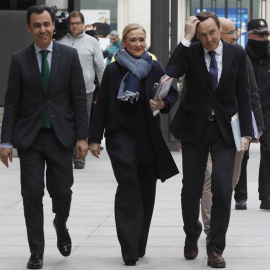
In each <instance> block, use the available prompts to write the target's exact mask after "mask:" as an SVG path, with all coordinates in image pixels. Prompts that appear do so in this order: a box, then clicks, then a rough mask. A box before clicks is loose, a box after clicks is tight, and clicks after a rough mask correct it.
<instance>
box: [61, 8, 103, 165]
mask: <svg viewBox="0 0 270 270" xmlns="http://www.w3.org/2000/svg"><path fill="white" fill-rule="evenodd" d="M68 24H69V32H68V33H67V35H66V36H64V37H63V38H62V39H60V40H59V41H58V42H59V43H61V44H65V45H68V46H71V47H74V48H76V49H77V51H78V54H79V58H80V62H81V66H82V69H83V77H84V81H85V87H86V93H87V112H88V120H89V119H90V112H91V105H92V101H93V92H94V90H95V83H94V81H95V75H97V78H98V83H99V84H100V83H101V79H102V75H103V72H104V69H105V64H104V59H103V55H102V51H101V48H100V45H99V43H98V41H97V40H96V39H95V38H93V37H91V36H89V35H87V34H85V31H84V16H83V14H82V13H81V12H79V11H72V12H71V13H70V14H69V17H68ZM73 162H74V169H84V166H85V159H78V158H77V157H76V155H74V157H73Z"/></svg>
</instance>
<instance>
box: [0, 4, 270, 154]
mask: <svg viewBox="0 0 270 270" xmlns="http://www.w3.org/2000/svg"><path fill="white" fill-rule="evenodd" d="M39 4H46V5H48V6H56V7H57V9H58V12H57V15H59V14H60V13H61V12H64V14H65V15H66V16H67V15H68V13H69V12H70V11H72V10H81V11H82V12H83V13H84V14H85V17H86V24H92V25H93V27H96V28H97V29H98V30H100V36H102V37H103V38H105V39H106V37H107V36H108V34H109V32H110V31H112V30H118V32H119V33H120V37H121V32H122V30H123V28H124V27H125V26H126V25H127V24H128V23H139V24H141V25H143V26H144V27H145V29H146V33H147V36H146V42H147V45H148V46H150V45H151V49H152V52H153V53H154V54H155V55H156V56H157V58H158V60H159V61H160V63H161V64H162V65H163V66H165V65H166V63H167V61H168V59H169V55H170V52H171V51H172V50H173V49H174V48H175V46H176V45H177V44H178V43H179V42H180V40H181V39H182V38H183V36H184V24H185V20H186V19H187V18H188V17H189V16H191V15H194V14H197V13H198V12H199V11H201V10H207V11H212V12H215V13H217V14H218V16H220V17H226V18H229V19H231V20H232V21H233V22H234V23H235V25H236V27H237V30H238V32H239V37H240V38H239V41H238V42H239V43H240V44H241V45H243V46H245V44H246V42H247V31H246V26H247V22H248V21H249V20H251V19H256V18H264V19H266V20H267V21H268V23H270V0H91V1H89V0H27V1H20V0H2V1H0V31H1V33H2V37H3V39H2V42H1V45H0V46H1V49H0V59H1V63H0V124H1V114H2V112H3V106H4V96H5V92H6V85H7V77H8V67H9V64H10V59H11V55H12V53H13V52H14V51H17V50H19V49H21V48H22V47H25V46H27V45H28V44H29V43H30V42H32V39H31V37H30V35H29V34H28V33H27V31H26V10H27V8H28V7H29V6H32V5H39ZM176 107H177V106H175V108H176ZM175 108H174V109H173V111H172V112H171V113H170V115H168V116H164V117H163V120H162V129H163V134H164V136H165V139H166V141H167V142H168V145H169V147H170V148H171V149H174V148H175V142H174V139H173V138H172V136H171V135H170V133H169V128H168V127H169V123H170V121H171V119H172V116H173V115H174V112H175Z"/></svg>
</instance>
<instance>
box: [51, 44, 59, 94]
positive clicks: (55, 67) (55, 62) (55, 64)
mask: <svg viewBox="0 0 270 270" xmlns="http://www.w3.org/2000/svg"><path fill="white" fill-rule="evenodd" d="M61 61H62V51H61V48H59V46H58V44H57V43H55V42H53V52H52V63H51V72H50V91H49V93H48V94H51V92H53V82H54V79H55V78H57V74H58V71H59V67H60V65H61Z"/></svg>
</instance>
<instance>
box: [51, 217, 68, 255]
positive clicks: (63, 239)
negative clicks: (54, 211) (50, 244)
mask: <svg viewBox="0 0 270 270" xmlns="http://www.w3.org/2000/svg"><path fill="white" fill-rule="evenodd" d="M53 226H54V228H55V230H56V234H57V247H58V250H59V251H60V253H61V254H62V255H63V256H65V257H67V256H69V255H70V253H71V247H72V244H71V238H70V235H69V233H68V229H67V228H66V226H64V229H60V226H58V224H57V220H56V219H54V220H53Z"/></svg>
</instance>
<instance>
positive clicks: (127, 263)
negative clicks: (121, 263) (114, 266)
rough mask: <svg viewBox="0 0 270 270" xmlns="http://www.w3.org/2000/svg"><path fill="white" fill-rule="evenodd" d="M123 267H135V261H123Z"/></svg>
mask: <svg viewBox="0 0 270 270" xmlns="http://www.w3.org/2000/svg"><path fill="white" fill-rule="evenodd" d="M125 265H127V266H135V265H136V261H135V260H128V261H125Z"/></svg>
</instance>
